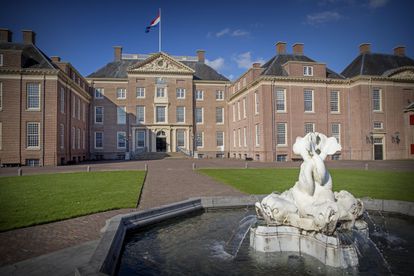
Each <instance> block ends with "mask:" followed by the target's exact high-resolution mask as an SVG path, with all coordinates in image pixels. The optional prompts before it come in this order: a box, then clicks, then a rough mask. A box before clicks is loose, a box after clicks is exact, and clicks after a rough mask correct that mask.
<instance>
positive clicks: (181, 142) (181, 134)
mask: <svg viewBox="0 0 414 276" xmlns="http://www.w3.org/2000/svg"><path fill="white" fill-rule="evenodd" d="M184 146H185V130H183V129H177V147H184Z"/></svg>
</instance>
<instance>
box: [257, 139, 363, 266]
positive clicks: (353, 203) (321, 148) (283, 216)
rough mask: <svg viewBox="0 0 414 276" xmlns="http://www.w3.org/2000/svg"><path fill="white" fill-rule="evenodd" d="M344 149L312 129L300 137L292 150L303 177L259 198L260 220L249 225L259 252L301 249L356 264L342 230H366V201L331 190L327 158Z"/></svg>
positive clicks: (328, 259)
mask: <svg viewBox="0 0 414 276" xmlns="http://www.w3.org/2000/svg"><path fill="white" fill-rule="evenodd" d="M340 150H341V146H340V145H339V143H338V142H337V140H336V138H334V137H330V138H328V137H326V136H325V135H324V134H322V133H318V132H311V133H308V134H306V136H305V137H298V138H296V142H295V144H294V145H293V152H294V153H295V154H299V155H301V156H302V158H303V163H302V165H301V167H300V173H299V180H298V181H297V182H296V184H295V185H294V186H293V187H292V188H291V189H289V190H287V191H285V192H283V193H281V194H277V193H271V194H270V195H268V196H266V197H265V198H264V199H263V200H262V201H261V202H257V203H256V204H255V207H256V212H257V216H258V217H259V218H260V219H261V220H262V222H261V223H259V224H258V225H257V226H255V227H252V228H251V231H250V246H251V247H253V248H254V249H255V250H256V251H261V252H285V251H289V252H299V253H305V254H308V255H311V256H313V257H315V258H317V259H318V260H320V261H321V262H322V263H324V264H325V265H328V266H333V267H341V268H347V267H353V266H357V265H358V254H357V249H356V247H355V246H353V245H352V244H348V243H344V242H343V239H341V238H340V234H339V233H340V232H341V231H345V230H348V231H350V230H353V229H356V231H357V232H358V233H360V234H361V235H363V236H367V234H368V228H367V224H366V223H365V222H364V221H363V220H362V219H361V217H362V214H363V212H364V205H363V203H362V201H361V200H359V199H356V198H355V197H354V196H353V195H352V194H350V193H349V192H347V191H340V192H333V191H332V178H331V176H330V174H329V172H328V170H327V169H326V167H325V164H324V160H325V158H326V157H327V156H328V155H332V154H334V153H336V152H337V151H340Z"/></svg>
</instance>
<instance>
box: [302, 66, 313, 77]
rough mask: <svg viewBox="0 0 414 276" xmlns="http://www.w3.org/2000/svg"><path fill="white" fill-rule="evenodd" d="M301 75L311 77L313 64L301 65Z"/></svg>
mask: <svg viewBox="0 0 414 276" xmlns="http://www.w3.org/2000/svg"><path fill="white" fill-rule="evenodd" d="M303 75H304V76H306V77H312V76H313V66H309V65H307V66H303Z"/></svg>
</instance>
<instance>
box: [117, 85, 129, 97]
mask: <svg viewBox="0 0 414 276" xmlns="http://www.w3.org/2000/svg"><path fill="white" fill-rule="evenodd" d="M115 92H116V99H117V100H126V98H127V89H126V88H124V87H117V88H116V90H115ZM119 92H120V94H119ZM120 95H121V97H120Z"/></svg>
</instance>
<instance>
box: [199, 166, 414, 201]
mask: <svg viewBox="0 0 414 276" xmlns="http://www.w3.org/2000/svg"><path fill="white" fill-rule="evenodd" d="M329 171H330V173H331V176H332V180H333V189H334V190H335V191H339V190H347V191H349V192H351V193H352V194H353V195H355V196H356V197H371V198H378V199H395V200H404V201H414V180H413V179H414V172H387V171H361V170H345V169H331V170H329ZM199 172H200V173H202V174H205V175H207V176H210V177H212V178H214V179H215V180H217V181H219V182H222V183H225V184H228V185H230V186H233V187H235V188H236V189H238V190H240V191H242V192H245V193H248V194H268V193H270V192H272V191H278V192H283V191H284V190H286V189H289V188H290V187H292V186H293V185H294V184H295V182H296V181H297V179H298V176H299V169H200V170H199Z"/></svg>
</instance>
